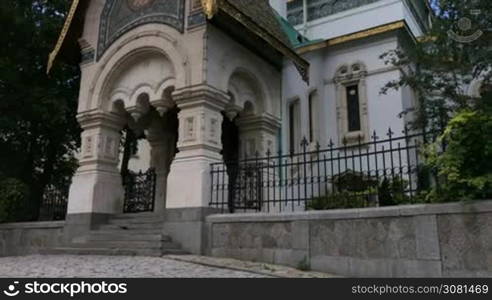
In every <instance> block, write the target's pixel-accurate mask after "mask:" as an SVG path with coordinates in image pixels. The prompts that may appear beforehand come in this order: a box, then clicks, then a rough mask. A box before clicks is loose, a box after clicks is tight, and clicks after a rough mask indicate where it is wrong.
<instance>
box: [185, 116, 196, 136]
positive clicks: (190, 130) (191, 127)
mask: <svg viewBox="0 0 492 300" xmlns="http://www.w3.org/2000/svg"><path fill="white" fill-rule="evenodd" d="M194 139H195V118H194V117H188V118H186V122H185V140H194Z"/></svg>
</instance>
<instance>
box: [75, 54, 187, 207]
mask: <svg viewBox="0 0 492 300" xmlns="http://www.w3.org/2000/svg"><path fill="white" fill-rule="evenodd" d="M108 67H109V66H108ZM176 70H177V68H176V67H175V63H174V62H173V61H172V60H171V59H170V56H168V55H165V54H163V53H162V49H155V48H152V47H144V48H142V49H136V50H135V51H131V52H129V53H128V54H127V55H123V56H122V58H121V60H120V61H117V62H115V63H114V65H113V68H112V69H111V71H110V72H106V71H104V70H103V72H101V74H106V75H107V76H106V77H105V78H103V80H102V83H100V84H99V83H98V84H97V85H96V86H99V87H100V90H99V91H97V92H96V94H97V95H99V96H100V98H99V99H97V101H96V102H95V103H97V106H96V107H97V108H96V109H93V110H88V111H86V112H84V113H81V114H80V116H79V121H80V124H81V126H82V128H83V130H84V131H83V133H82V155H81V158H80V165H81V166H80V168H79V169H78V171H77V173H76V175H75V176H74V180H73V181H74V182H73V191H71V193H70V199H69V208H68V213H69V214H75V213H89V212H90V213H93V214H94V213H100V214H115V213H122V211H123V208H122V207H123V198H124V195H123V186H122V178H121V176H120V172H119V170H118V161H119V157H120V155H119V148H120V139H121V131H122V129H123V128H125V127H126V128H129V129H130V130H132V131H133V132H135V134H136V136H141V137H145V138H146V139H147V140H148V142H149V144H150V149H149V151H150V166H151V168H154V169H155V171H156V175H157V178H156V199H155V207H154V210H155V211H161V212H162V211H163V210H164V209H165V207H166V204H165V200H166V185H167V176H168V174H169V169H170V165H171V162H172V160H173V158H174V155H175V153H176V151H177V148H176V143H177V139H178V120H177V113H178V110H177V108H176V103H175V102H174V101H173V98H172V93H173V91H174V90H175V88H176V84H177V78H178V77H179V75H178V74H177V71H176Z"/></svg>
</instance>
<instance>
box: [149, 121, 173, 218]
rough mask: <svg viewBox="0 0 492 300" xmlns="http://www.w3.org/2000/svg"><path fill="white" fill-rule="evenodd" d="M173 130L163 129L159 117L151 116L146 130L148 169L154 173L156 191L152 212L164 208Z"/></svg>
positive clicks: (171, 156)
mask: <svg viewBox="0 0 492 300" xmlns="http://www.w3.org/2000/svg"><path fill="white" fill-rule="evenodd" d="M173 130H174V128H165V123H164V120H163V119H162V117H160V116H159V115H157V114H156V115H155V116H153V120H152V123H151V125H150V127H149V129H147V130H146V136H147V140H148V141H149V144H150V167H151V168H154V169H155V172H156V190H155V206H154V211H155V212H157V213H162V212H163V211H164V210H165V208H166V186H167V176H168V174H169V165H170V161H171V160H172V158H173V156H174V153H175V150H176V148H175V147H176V145H175V144H176V143H175V133H174V132H173Z"/></svg>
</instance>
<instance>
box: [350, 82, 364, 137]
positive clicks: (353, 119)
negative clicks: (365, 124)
mask: <svg viewBox="0 0 492 300" xmlns="http://www.w3.org/2000/svg"><path fill="white" fill-rule="evenodd" d="M347 114H348V131H349V132H353V131H360V130H361V122H360V106H359V88H358V86H357V85H351V86H348V87H347Z"/></svg>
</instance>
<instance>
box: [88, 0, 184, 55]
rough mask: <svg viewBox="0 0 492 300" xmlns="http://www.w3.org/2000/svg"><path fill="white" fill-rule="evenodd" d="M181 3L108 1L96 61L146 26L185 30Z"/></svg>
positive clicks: (175, 0) (180, 0)
mask: <svg viewBox="0 0 492 300" xmlns="http://www.w3.org/2000/svg"><path fill="white" fill-rule="evenodd" d="M184 2H185V1H183V0H127V1H121V0H107V1H106V4H105V5H104V9H103V12H102V15H101V25H100V28H99V45H98V49H97V59H100V58H101V56H102V55H103V54H104V52H105V51H106V50H107V49H108V48H109V47H110V46H111V44H112V43H113V42H114V41H116V40H117V39H118V38H119V37H121V36H122V35H123V34H125V33H126V32H128V31H130V30H132V29H134V28H135V27H137V26H140V25H144V24H148V23H161V24H166V25H169V26H171V27H173V28H175V29H176V30H178V31H180V32H183V30H184Z"/></svg>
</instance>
